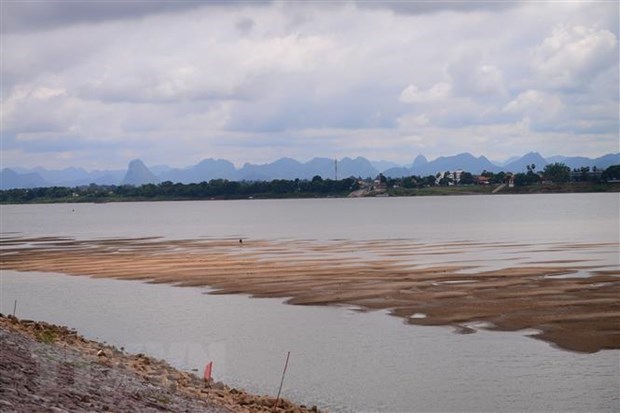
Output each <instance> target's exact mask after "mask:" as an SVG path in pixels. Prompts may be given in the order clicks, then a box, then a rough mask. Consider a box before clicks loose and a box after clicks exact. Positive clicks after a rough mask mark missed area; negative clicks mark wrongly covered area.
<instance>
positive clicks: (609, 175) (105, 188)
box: [0, 163, 620, 204]
mask: <svg viewBox="0 0 620 413" xmlns="http://www.w3.org/2000/svg"><path fill="white" fill-rule="evenodd" d="M527 169H528V171H527V173H518V174H514V175H513V174H510V173H504V172H499V173H492V172H487V171H484V172H483V173H482V174H481V175H479V176H474V175H472V174H470V173H468V172H463V171H458V172H449V171H448V172H444V173H440V174H437V175H435V176H434V175H429V176H426V177H419V176H409V177H405V178H398V179H393V178H386V177H384V176H383V175H379V176H378V177H377V178H375V179H370V178H368V179H365V180H362V179H359V178H357V179H356V178H353V177H350V178H346V179H341V180H332V179H323V178H321V177H320V176H315V177H314V178H313V179H311V180H300V179H295V180H286V179H274V180H273V181H270V182H268V181H256V182H247V181H242V182H236V181H228V180H225V179H214V180H211V181H209V182H201V183H191V184H181V183H172V182H169V181H167V182H163V183H160V184H147V185H142V186H131V185H95V184H91V185H88V186H79V187H72V188H69V187H49V188H34V189H9V190H4V191H0V203H3V204H23V203H56V202H115V201H169V200H207V199H254V198H256V199H268V198H269V199H273V198H327V197H346V196H348V195H349V194H351V193H354V192H357V196H424V195H475V194H490V193H493V192H498V193H523V194H526V193H563V192H620V165H613V166H610V167H609V168H607V169H605V170H604V171H597V170H595V169H594V170H590V169H589V168H581V169H580V170H573V171H571V170H570V168H568V167H567V166H565V165H563V164H558V163H556V164H550V165H547V166H546V167H545V168H544V170H543V171H541V172H536V171H535V165H529V166H528V168H527Z"/></svg>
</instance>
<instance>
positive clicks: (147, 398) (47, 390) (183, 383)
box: [0, 314, 319, 413]
mask: <svg viewBox="0 0 620 413" xmlns="http://www.w3.org/2000/svg"><path fill="white" fill-rule="evenodd" d="M0 343H1V344H2V348H3V351H2V352H0V371H1V372H2V375H1V376H0V380H2V381H1V383H2V386H0V408H11V409H14V411H20V412H21V411H23V412H26V411H32V409H43V408H45V409H49V410H50V411H72V412H92V411H101V412H103V411H111V410H114V409H121V411H145V412H160V411H169V412H180V411H191V412H206V413H229V412H244V413H257V412H274V411H275V412H282V413H283V412H286V413H309V412H319V410H318V408H316V406H312V407H310V408H308V407H306V406H303V405H298V404H295V403H293V402H291V401H289V400H286V399H283V398H280V399H279V401H278V407H277V408H274V406H275V404H276V399H275V398H274V397H270V396H259V395H254V394H250V393H247V392H245V391H243V390H239V389H235V388H232V387H229V386H227V385H225V384H224V383H221V382H215V383H213V382H212V383H210V384H209V385H206V384H205V382H204V380H202V379H201V378H199V377H198V376H196V375H194V374H191V373H187V372H184V371H180V370H178V369H176V368H174V367H171V366H170V365H169V364H168V363H167V362H165V361H162V360H157V359H154V358H151V357H148V356H146V355H144V354H142V353H140V354H129V353H126V352H125V351H123V349H122V347H121V349H118V348H116V347H114V346H111V345H108V344H105V343H100V342H97V341H94V340H88V339H85V338H84V337H82V336H80V335H78V333H77V332H75V331H74V330H71V329H69V328H68V327H64V326H57V325H54V324H49V323H46V322H37V321H32V320H19V319H17V318H16V317H13V316H10V315H9V316H5V315H2V314H0ZM59 409H60V410H59Z"/></svg>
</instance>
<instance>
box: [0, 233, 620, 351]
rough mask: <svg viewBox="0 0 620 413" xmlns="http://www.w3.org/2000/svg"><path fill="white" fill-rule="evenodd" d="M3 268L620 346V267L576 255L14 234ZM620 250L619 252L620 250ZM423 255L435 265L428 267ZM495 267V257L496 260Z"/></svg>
mask: <svg viewBox="0 0 620 413" xmlns="http://www.w3.org/2000/svg"><path fill="white" fill-rule="evenodd" d="M2 244H3V248H2V251H1V257H2V260H1V262H0V268H1V269H10V270H17V271H43V272H57V273H64V274H70V275H87V276H92V277H110V278H119V279H129V280H143V281H146V282H152V283H169V284H174V285H177V286H208V287H211V288H213V289H214V292H213V293H214V294H250V295H252V296H254V297H279V298H285V299H287V303H289V304H296V305H349V306H354V307H357V308H360V309H362V310H375V309H380V310H388V311H389V312H390V314H392V315H394V316H397V317H401V318H402V319H404V320H405V322H407V323H409V324H416V325H445V326H452V327H454V328H455V330H456V331H458V332H471V331H470V329H468V328H467V325H468V324H470V323H473V322H484V323H485V324H486V325H487V326H488V327H487V328H488V329H490V330H502V331H516V330H521V329H535V330H538V331H539V333H538V334H535V335H534V337H535V338H538V339H541V340H544V341H547V342H549V343H552V344H553V345H554V346H557V347H559V348H562V349H566V350H571V351H578V352H597V351H600V350H603V349H620V330H619V329H618V326H619V325H620V302H619V301H618V297H619V296H620V278H619V276H620V268H618V267H617V265H613V266H611V267H609V265H607V266H604V265H603V266H601V265H593V264H592V263H590V262H584V261H581V260H575V259H553V260H542V261H535V260H534V261H533V260H531V259H530V260H527V257H526V258H525V259H523V260H521V261H515V260H512V259H510V260H507V261H505V262H501V261H500V262H495V261H491V262H489V263H487V264H482V263H480V262H458V260H457V261H456V262H455V261H454V258H453V257H454V256H455V255H456V256H458V255H459V254H462V253H468V252H472V251H476V250H485V249H495V250H498V249H500V250H502V251H505V253H506V254H507V255H508V256H514V254H519V253H521V252H520V251H521V250H522V249H523V248H525V247H526V246H525V245H519V244H514V243H503V244H502V243H488V244H483V243H473V242H455V243H451V244H445V243H442V244H419V243H415V242H412V241H407V240H381V241H358V242H355V241H342V240H340V241H332V242H329V243H320V242H311V241H286V242H277V241H261V240H244V242H243V243H242V244H240V243H239V240H237V239H234V240H230V239H222V240H181V241H173V240H162V239H94V240H74V239H71V238H56V237H45V238H23V237H18V236H9V235H7V236H4V237H3V239H2ZM618 247H619V246H618V244H609V243H599V244H596V243H588V244H563V243H560V244H553V245H552V244H545V245H544V246H541V247H540V248H544V249H546V250H549V251H553V252H554V253H556V254H557V253H558V252H561V251H564V252H565V253H566V255H567V256H569V257H570V256H572V255H573V252H574V251H581V252H592V251H598V252H600V251H608V253H609V251H617V249H618ZM612 253H613V252H612ZM422 256H425V257H426V259H427V260H428V261H427V263H426V264H424V263H423V262H421V261H420V257H422ZM496 261H497V260H496Z"/></svg>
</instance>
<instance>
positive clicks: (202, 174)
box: [159, 158, 237, 184]
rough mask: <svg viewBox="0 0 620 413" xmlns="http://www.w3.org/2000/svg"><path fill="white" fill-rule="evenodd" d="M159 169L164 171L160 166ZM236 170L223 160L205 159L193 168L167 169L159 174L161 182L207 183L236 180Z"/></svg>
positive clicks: (230, 163)
mask: <svg viewBox="0 0 620 413" xmlns="http://www.w3.org/2000/svg"><path fill="white" fill-rule="evenodd" d="M159 168H160V169H164V168H163V167H162V166H160V167H159ZM236 178H237V170H236V169H235V165H233V164H232V162H229V161H226V160H224V159H213V158H209V159H205V160H203V161H201V162H199V163H198V164H196V165H194V166H190V167H189V168H185V169H170V168H169V169H168V170H167V171H166V170H164V171H163V172H162V173H160V174H159V179H160V180H161V181H162V182H163V181H172V182H181V183H184V184H187V183H192V182H196V183H197V182H203V181H204V182H208V181H210V180H212V179H230V180H233V179H236Z"/></svg>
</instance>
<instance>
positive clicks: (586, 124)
mask: <svg viewBox="0 0 620 413" xmlns="http://www.w3.org/2000/svg"><path fill="white" fill-rule="evenodd" d="M438 3H439V4H438ZM490 3H491V2H488V3H487V2H485V3H480V4H470V3H468V2H467V3H460V2H455V3H443V2H432V3H431V2H429V3H424V2H421V3H420V2H417V3H414V2H403V3H400V2H390V3H388V4H385V5H383V6H380V5H379V4H378V3H377V4H373V3H370V2H358V3H338V4H336V5H329V6H325V7H324V6H323V5H322V4H318V5H317V4H316V3H310V4H306V3H304V4H299V5H298V4H297V3H279V2H274V3H269V2H264V3H261V4H260V5H258V6H257V5H256V4H255V3H243V2H238V3H232V4H228V3H227V5H226V6H224V5H222V4H221V3H212V2H209V3H202V2H198V3H193V2H192V3H190V4H181V5H179V6H173V5H172V3H158V2H154V3H151V2H146V3H141V5H137V4H135V3H128V4H129V6H122V7H120V8H119V9H118V10H116V9H115V10H112V9H109V8H110V7H111V6H110V5H114V4H117V3H105V4H107V6H104V3H94V6H92V7H93V9H88V10H86V9H87V7H86V6H80V7H78V8H77V9H76V11H71V10H69V8H70V7H69V6H70V5H71V4H74V3H57V2H56V3H42V4H44V6H45V7H43V9H42V11H39V12H38V13H40V14H36V13H34V12H33V11H32V10H30V11H27V12H26V11H23V10H22V11H21V12H20V13H22V14H21V15H20V16H21V17H19V18H18V17H17V16H18V15H19V13H17V12H15V10H17V8H16V9H14V10H13V13H12V14H11V13H8V14H9V17H10V18H12V19H14V21H13V22H12V24H13V26H12V29H11V30H12V31H11V32H10V33H4V34H3V44H4V46H5V47H4V48H3V51H2V53H3V56H2V57H3V63H4V67H3V92H4V101H3V116H4V123H3V129H2V133H3V143H4V140H5V139H6V142H8V143H9V145H5V146H4V147H3V152H2V160H3V162H5V161H7V160H9V161H11V162H10V163H11V164H15V163H16V162H20V163H23V164H33V163H34V162H42V161H41V160H43V162H50V163H52V162H56V163H60V162H63V160H65V159H73V160H79V161H80V162H82V164H81V166H85V167H89V165H90V164H91V163H92V164H97V165H99V167H101V163H102V162H104V159H103V157H105V156H109V157H110V158H109V159H107V160H105V161H107V162H111V163H114V165H112V166H123V165H124V164H125V162H126V161H127V160H129V159H133V158H136V157H144V158H145V159H148V160H149V162H150V163H171V164H174V165H187V164H190V163H193V162H197V161H199V160H200V159H202V158H204V157H211V156H213V157H222V158H229V159H231V160H233V161H235V162H238V163H239V162H240V163H242V162H244V161H251V162H263V161H270V160H273V159H274V158H277V157H281V156H293V157H297V158H300V159H310V158H312V157H314V156H340V157H342V156H357V155H365V156H368V157H371V158H376V157H377V156H378V154H381V156H382V157H386V158H388V159H393V160H395V161H398V162H405V161H410V159H411V158H412V157H413V155H414V154H416V153H420V152H422V153H425V154H427V155H429V156H433V155H441V154H451V153H455V152H460V151H464V150H472V151H477V153H479V154H480V153H484V154H488V155H489V156H491V155H492V156H495V157H497V158H502V157H507V156H509V155H513V154H514V153H521V152H524V151H528V150H539V151H541V152H544V153H547V154H555V153H559V152H564V154H568V155H570V154H584V155H600V151H607V152H611V151H614V150H615V149H614V148H616V147H617V130H618V115H617V113H618V96H617V90H618V82H619V80H618V78H619V76H618V53H617V48H618V36H617V31H618V28H617V27H616V26H614V24H616V23H617V19H615V18H610V17H609V16H610V15H612V14H613V13H614V12H616V13H617V11H618V5H617V4H615V3H614V4H612V3H588V4H586V3H544V4H539V3H536V4H530V3H527V2H526V3H519V2H510V4H490ZM6 4H7V5H10V6H11V7H16V6H15V5H14V4H13V3H10V4H9V3H6ZM24 4H30V3H24ZM32 4H41V3H32ZM75 4H86V3H75ZM88 4H90V3H88ZM123 4H124V3H123ZM174 4H177V3H174ZM382 4H383V3H382ZM3 7H5V3H3ZM89 7H90V6H89ZM98 7H99V9H98ZM141 7H142V8H141ZM398 7H402V8H410V9H407V10H404V9H403V10H400V9H399V10H395V12H386V8H398ZM101 8H103V9H101ZM50 9H53V10H52V11H50ZM24 10H26V9H24ZM46 10H47V11H46ZM448 10H449V11H450V12H446V13H435V11H448ZM29 13H30V14H29ZM45 13H48V16H51V17H50V23H49V26H46V25H45V24H43V23H42V25H41V27H39V28H38V29H37V30H31V29H29V27H30V28H33V27H34V26H36V25H37V22H38V21H39V20H40V19H43V20H45V19H44V17H41V16H45ZM50 13H51V14H50ZM63 13H64V14H63ZM98 13H100V14H98ZM37 19H39V20H37ZM63 19H64V20H63ZM524 21H526V22H528V24H527V25H525V24H524V23H523V22H524ZM20 22H21V23H20ZM93 23H96V24H93ZM20 25H21V26H20ZM54 148H56V149H57V150H56V152H57V153H58V154H57V157H56V158H55V157H54ZM101 148H106V149H105V151H103V150H102V151H99V150H100V149H101ZM270 148H271V149H270ZM514 148H519V149H518V150H515V149H514ZM605 148H607V149H605ZM43 150H45V151H49V152H46V153H48V154H49V156H48V158H49V161H48V160H46V159H45V158H42V157H41V156H38V155H36V154H39V153H41V152H37V151H43ZM98 151H99V152H98ZM506 151H511V152H510V153H506ZM493 152H496V153H493ZM98 153H99V155H98ZM101 154H103V155H101ZM112 156H113V158H112Z"/></svg>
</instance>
